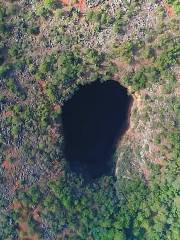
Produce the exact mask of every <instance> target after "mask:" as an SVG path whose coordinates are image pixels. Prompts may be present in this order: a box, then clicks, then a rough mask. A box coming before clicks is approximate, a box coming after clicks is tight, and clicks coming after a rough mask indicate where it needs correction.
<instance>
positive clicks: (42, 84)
mask: <svg viewBox="0 0 180 240" xmlns="http://www.w3.org/2000/svg"><path fill="white" fill-rule="evenodd" d="M39 85H40V89H41V91H43V90H44V89H45V87H46V82H45V81H43V80H40V81H39Z"/></svg>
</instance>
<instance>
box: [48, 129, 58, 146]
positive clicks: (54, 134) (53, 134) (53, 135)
mask: <svg viewBox="0 0 180 240" xmlns="http://www.w3.org/2000/svg"><path fill="white" fill-rule="evenodd" d="M49 135H50V138H51V139H52V141H53V142H56V140H57V137H58V133H57V127H54V128H50V129H49Z"/></svg>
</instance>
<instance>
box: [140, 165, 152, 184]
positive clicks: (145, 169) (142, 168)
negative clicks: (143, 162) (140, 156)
mask: <svg viewBox="0 0 180 240" xmlns="http://www.w3.org/2000/svg"><path fill="white" fill-rule="evenodd" d="M141 171H142V173H143V175H144V178H145V180H146V181H147V182H149V180H150V174H151V173H150V170H149V169H148V168H146V167H141Z"/></svg>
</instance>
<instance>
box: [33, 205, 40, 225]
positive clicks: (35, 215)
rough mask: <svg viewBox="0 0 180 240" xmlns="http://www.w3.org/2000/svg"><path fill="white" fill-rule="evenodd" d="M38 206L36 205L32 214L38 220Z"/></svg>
mask: <svg viewBox="0 0 180 240" xmlns="http://www.w3.org/2000/svg"><path fill="white" fill-rule="evenodd" d="M39 211H40V207H39V206H38V207H37V208H35V209H34V211H33V213H32V215H33V218H34V220H35V221H37V222H40V220H41V219H40V215H39Z"/></svg>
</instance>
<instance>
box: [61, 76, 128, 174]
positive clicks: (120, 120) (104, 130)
mask: <svg viewBox="0 0 180 240" xmlns="http://www.w3.org/2000/svg"><path fill="white" fill-rule="evenodd" d="M130 103H131V97H130V96H129V95H128V92H127V89H126V88H124V87H123V86H121V85H120V84H119V83H118V82H116V81H113V80H112V81H106V82H100V81H96V82H93V83H90V84H87V85H85V86H80V87H79V90H78V91H77V92H75V94H74V95H73V96H72V98H71V99H69V100H68V101H66V102H65V103H64V105H63V108H62V122H63V131H64V141H65V149H64V154H65V158H66V160H67V161H68V163H69V166H70V169H71V171H73V172H76V173H81V174H82V176H84V177H88V178H97V177H100V176H102V175H108V174H110V173H112V162H113V161H112V157H113V154H114V152H115V148H116V143H117V140H118V139H119V138H120V137H121V135H122V134H123V133H124V131H125V130H126V129H127V125H128V114H129V109H130Z"/></svg>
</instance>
